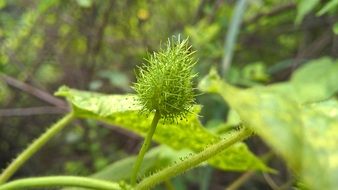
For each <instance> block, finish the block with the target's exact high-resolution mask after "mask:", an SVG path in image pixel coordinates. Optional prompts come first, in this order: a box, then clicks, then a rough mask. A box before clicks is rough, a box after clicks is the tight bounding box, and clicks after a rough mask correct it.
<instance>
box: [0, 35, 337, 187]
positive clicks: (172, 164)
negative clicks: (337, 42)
mask: <svg viewBox="0 0 338 190" xmlns="http://www.w3.org/2000/svg"><path fill="white" fill-rule="evenodd" d="M194 64H195V61H194V60H193V58H192V51H191V50H190V46H188V45H187V40H183V41H180V40H172V41H168V44H167V46H165V48H163V49H162V50H160V51H159V52H158V53H155V54H153V55H151V56H150V58H149V60H148V65H144V66H143V67H141V69H140V71H139V73H138V77H137V79H138V82H137V83H136V84H135V85H134V88H135V90H136V92H138V96H137V95H104V94H99V93H94V92H86V91H79V90H75V89H70V88H68V87H65V86H63V87H61V88H60V89H59V90H58V91H57V92H56V95H58V96H64V97H66V98H67V100H68V101H69V103H70V104H71V105H72V111H71V112H70V113H69V114H67V115H66V116H65V117H64V118H62V119H61V120H60V121H59V122H57V123H56V124H54V125H52V127H51V128H50V129H48V130H47V131H46V132H45V133H44V134H43V135H41V136H40V137H39V138H38V139H37V140H36V141H34V142H33V143H32V144H31V145H29V146H28V148H27V149H26V150H24V151H23V152H22V153H21V154H20V155H19V156H18V157H17V159H15V160H14V161H13V162H12V163H11V164H10V165H9V166H8V167H7V168H6V169H5V170H4V171H3V173H2V174H1V176H0V190H10V189H26V188H31V187H53V186H62V187H67V186H71V187H80V188H89V189H107V190H109V189H150V188H152V187H154V186H155V185H157V184H159V183H162V182H166V181H167V180H169V179H170V178H172V177H174V176H176V175H180V174H182V173H184V172H186V171H187V170H189V169H191V168H194V167H197V166H199V165H201V164H203V163H204V162H207V163H208V164H210V165H211V166H213V167H216V168H219V169H222V170H225V171H228V170H235V171H248V170H260V171H264V172H274V170H273V169H271V168H269V167H268V166H266V165H265V164H264V162H263V161H261V160H260V159H259V158H258V157H256V156H255V155H254V154H253V153H252V152H251V151H250V150H249V149H248V147H247V146H246V145H245V144H244V143H243V142H242V141H243V140H245V139H246V138H248V137H250V136H252V135H254V134H257V135H259V136H260V137H261V138H262V139H263V140H264V141H265V142H266V143H267V144H268V145H270V146H271V147H272V148H273V150H275V152H276V153H277V154H279V155H280V156H281V157H282V158H284V160H285V161H286V162H287V164H288V165H289V167H290V168H292V170H293V171H294V173H295V175H296V176H297V180H299V182H301V183H302V184H304V186H305V187H310V188H313V189H320V188H323V189H334V188H335V187H336V186H337V185H338V184H337V181H336V180H335V179H336V178H337V175H338V172H337V170H338V165H337V156H336V155H337V154H336V153H337V147H336V145H335V141H336V139H337V138H338V131H337V129H338V126H337V122H336V121H337V119H338V115H337V113H338V110H337V107H338V106H337V105H338V103H337V100H336V99H335V94H336V93H337V92H338V88H337V85H336V81H338V78H337V77H338V75H337V73H338V67H337V65H338V64H337V61H336V60H332V59H329V58H322V59H318V60H314V61H312V62H309V63H308V64H306V65H305V66H304V67H302V68H301V69H299V70H297V72H295V73H294V74H293V76H292V77H291V80H290V81H288V82H284V83H280V84H274V85H269V86H265V87H263V86H257V87H252V88H248V89H239V88H237V87H234V86H231V85H230V84H228V83H226V82H224V81H223V80H222V79H221V78H220V77H219V76H218V75H217V72H216V71H215V70H211V72H210V74H209V75H207V76H205V77H204V79H203V80H201V81H200V83H199V89H200V90H201V91H203V92H205V93H217V94H219V95H220V96H221V97H222V98H223V99H224V100H225V101H227V102H228V103H229V105H230V107H231V108H232V109H233V112H236V113H237V114H238V115H239V118H240V121H239V124H240V127H234V128H231V127H230V128H228V129H227V130H218V131H221V132H219V133H212V132H211V131H210V130H207V129H206V128H204V127H203V126H202V124H201V123H200V121H199V118H198V113H199V111H200V106H198V105H194V93H193V91H194V89H193V88H192V81H191V80H192V79H193V78H194V76H195V75H194V74H192V67H193V66H194ZM308 76H313V77H308ZM319 78H320V80H319ZM313 89H315V90H313ZM140 112H143V113H144V112H145V113H146V114H140ZM151 116H152V118H153V119H152V120H151ZM75 117H77V118H91V119H96V120H99V121H103V122H106V123H110V124H113V125H117V126H121V127H123V128H125V129H128V130H130V131H132V132H134V133H137V134H139V135H141V136H146V139H145V142H144V144H143V146H142V148H141V150H140V153H139V155H138V157H137V158H135V157H134V158H132V159H130V160H122V161H120V162H119V163H118V164H117V163H116V165H112V166H111V168H110V169H109V170H110V172H107V171H106V172H103V173H98V174H96V175H93V176H91V177H78V176H48V177H33V178H26V179H19V180H14V181H10V182H7V181H8V179H10V177H11V176H12V175H13V174H14V173H15V171H16V170H18V169H19V168H20V167H21V166H22V165H23V164H24V162H26V161H27V160H28V159H29V158H30V157H31V156H32V155H33V154H34V153H35V152H37V151H38V150H39V149H40V148H41V147H42V146H43V145H44V144H45V143H47V141H48V140H49V139H51V138H52V137H53V136H55V135H56V134H57V133H59V132H60V131H61V129H62V128H64V127H65V126H66V125H67V124H68V123H69V122H71V121H72V120H73V119H74V118H75ZM161 118H163V119H164V122H159V121H160V119H161ZM181 118H182V120H180V119H181ZM183 118H184V119H183ZM149 123H151V126H150V127H149ZM218 127H220V128H221V127H223V126H218ZM155 129H156V131H155ZM222 131H225V132H222ZM152 139H153V140H154V141H156V142H158V143H161V144H165V145H167V146H170V147H172V148H174V149H182V148H187V149H188V150H187V151H182V152H180V151H178V150H176V151H174V150H172V151H174V153H171V154H167V155H161V154H160V153H163V151H164V150H165V148H163V147H159V148H158V149H156V150H155V149H152V150H151V151H150V152H149V153H148V154H146V151H147V149H149V147H150V142H151V140H152ZM324 140H325V142H324ZM323 152H324V153H323ZM178 155H179V156H178ZM155 157H156V158H159V159H158V162H160V163H161V164H159V165H156V164H155V163H156V162H157V161H154V159H153V158H155ZM168 159H169V161H168ZM170 159H173V161H170ZM143 160H147V162H146V163H144V162H142V161H143ZM149 162H150V163H149ZM131 163H135V166H134V167H133V169H131V168H130V167H128V165H130V164H131ZM142 163H144V164H142ZM164 163H165V164H164ZM326 164H328V165H326ZM122 166H123V167H122ZM121 170H128V171H123V172H125V173H124V174H123V175H124V176H123V177H121V176H119V177H118V176H109V175H119V174H118V172H121V173H122V171H121ZM157 170H160V171H157ZM113 171H114V172H113ZM104 173H106V174H104ZM151 173H153V174H151ZM107 176H108V177H107ZM129 177H130V178H131V181H129V180H128V179H129ZM137 177H139V178H140V179H141V181H140V182H139V183H136V182H137V180H136V179H137ZM112 178H114V180H111V179H112ZM112 181H114V182H112ZM129 182H130V183H129Z"/></svg>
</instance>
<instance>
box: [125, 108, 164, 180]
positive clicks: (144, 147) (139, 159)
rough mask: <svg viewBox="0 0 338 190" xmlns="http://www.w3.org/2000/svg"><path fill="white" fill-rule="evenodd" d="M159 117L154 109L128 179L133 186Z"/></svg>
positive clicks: (158, 113)
mask: <svg viewBox="0 0 338 190" xmlns="http://www.w3.org/2000/svg"><path fill="white" fill-rule="evenodd" d="M160 119H161V114H160V112H159V111H156V112H155V115H154V118H153V121H152V122H151V126H150V129H149V131H148V134H147V137H146V138H145V139H144V142H143V144H142V147H141V150H140V152H139V154H138V156H137V159H136V162H135V165H134V168H133V171H132V173H131V178H130V181H131V185H132V186H134V185H135V184H136V178H137V173H138V171H139V170H140V167H141V164H142V161H143V158H144V155H145V153H146V152H147V150H148V148H149V146H150V143H151V139H152V137H153V135H154V133H155V129H156V126H157V123H158V121H159V120H160Z"/></svg>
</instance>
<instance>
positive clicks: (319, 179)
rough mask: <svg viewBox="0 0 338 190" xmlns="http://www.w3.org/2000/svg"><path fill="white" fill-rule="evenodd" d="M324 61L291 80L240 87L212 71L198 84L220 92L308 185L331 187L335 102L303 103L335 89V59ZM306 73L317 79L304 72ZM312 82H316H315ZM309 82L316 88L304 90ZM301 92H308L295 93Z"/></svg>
mask: <svg viewBox="0 0 338 190" xmlns="http://www.w3.org/2000/svg"><path fill="white" fill-rule="evenodd" d="M326 61H327V62H329V61H328V60H324V63H325V64H327V65H325V64H323V65H321V66H322V67H323V68H321V67H320V66H319V63H323V60H319V61H318V62H312V63H311V64H308V65H306V67H305V68H301V69H300V70H299V72H296V73H295V74H294V76H293V77H292V80H291V82H287V83H283V84H277V85H276V86H275V85H271V86H267V87H259V88H250V89H245V90H241V89H237V88H235V87H233V86H231V85H229V84H227V83H225V82H224V81H222V80H221V79H220V77H219V76H218V75H217V74H216V72H211V73H210V74H209V76H207V77H205V78H204V79H203V80H202V81H201V83H200V85H199V87H200V89H201V90H202V91H204V92H212V93H218V94H220V95H221V96H222V97H223V98H224V100H225V101H227V102H228V103H229V105H230V107H231V108H232V109H234V110H235V111H236V112H237V113H238V114H239V116H240V118H241V120H242V121H243V123H244V124H245V125H247V126H249V127H251V128H252V129H253V130H254V131H255V132H256V133H257V134H258V135H259V136H261V137H262V138H263V140H265V141H266V143H267V144H269V145H270V146H271V147H272V148H273V149H274V150H275V151H276V152H277V153H278V154H280V155H281V156H282V157H283V158H284V159H285V160H286V162H287V164H288V165H289V166H290V167H291V168H292V169H293V170H294V171H295V173H296V174H297V175H298V176H300V177H301V178H302V179H303V180H304V182H305V183H306V184H307V186H308V187H311V188H313V189H334V188H335V187H337V186H338V181H337V180H336V179H338V178H337V177H338V141H337V139H338V119H337V112H338V111H337V101H336V100H330V101H327V102H326V101H324V102H321V103H312V104H305V102H308V101H316V98H319V99H318V101H322V99H323V98H329V97H331V96H332V95H333V94H334V93H336V92H337V91H338V89H337V85H334V80H335V78H336V77H337V73H338V72H337V70H336V69H337V64H333V63H327V62H326ZM309 73H311V76H314V77H316V76H321V78H320V79H318V80H316V78H311V77H305V76H309V75H308V74H309ZM301 81H305V82H304V85H305V87H304V88H305V89H298V88H302V86H300V85H298V83H300V82H301ZM316 81H318V84H314V83H316ZM336 81H338V80H336ZM297 85H298V86H297ZM310 86H316V87H317V88H314V89H313V91H311V90H310V89H306V88H309V87H310ZM296 87H297V88H296ZM318 90H320V91H321V92H319V93H318V92H317V91H318ZM287 91H289V93H290V94H291V95H290V96H288V95H287V94H286V92H287ZM303 91H306V92H307V93H310V94H303V93H299V92H303ZM311 93H312V94H311Z"/></svg>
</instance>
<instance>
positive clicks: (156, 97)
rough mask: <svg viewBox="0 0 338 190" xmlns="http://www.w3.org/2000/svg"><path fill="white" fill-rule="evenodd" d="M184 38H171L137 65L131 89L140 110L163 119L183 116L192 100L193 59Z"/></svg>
mask: <svg viewBox="0 0 338 190" xmlns="http://www.w3.org/2000/svg"><path fill="white" fill-rule="evenodd" d="M193 53H194V52H192V51H191V46H189V45H188V40H187V39H185V40H182V41H181V40H180V39H179V38H178V39H174V38H173V39H172V40H168V42H167V44H166V45H165V46H164V47H163V48H162V49H160V50H159V51H158V52H155V53H153V54H152V55H150V56H149V58H148V59H147V60H146V61H147V63H146V64H143V66H142V67H140V68H139V72H138V74H137V83H135V85H134V89H135V90H136V92H137V93H138V96H139V99H140V101H141V104H142V105H143V111H145V112H153V111H159V112H160V114H161V117H162V118H164V119H165V120H171V121H173V120H177V119H178V118H181V119H182V118H184V117H185V116H186V114H187V113H188V112H189V109H190V108H191V107H192V105H193V103H194V98H195V95H194V89H193V84H192V79H193V78H194V77H195V76H196V74H193V73H192V69H193V66H194V65H195V64H196V61H195V60H194V58H193V55H192V54H193Z"/></svg>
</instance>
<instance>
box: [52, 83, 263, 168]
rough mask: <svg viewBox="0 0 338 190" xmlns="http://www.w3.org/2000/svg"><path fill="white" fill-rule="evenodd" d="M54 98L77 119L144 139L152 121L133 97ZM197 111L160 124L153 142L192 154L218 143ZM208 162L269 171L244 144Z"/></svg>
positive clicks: (75, 93)
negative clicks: (66, 103)
mask: <svg viewBox="0 0 338 190" xmlns="http://www.w3.org/2000/svg"><path fill="white" fill-rule="evenodd" d="M56 95H59V96H64V97H66V98H67V100H68V101H69V102H70V103H71V104H72V105H73V107H74V110H75V113H76V115H77V116H79V117H83V118H94V119H97V120H101V121H104V122H107V123H110V124H113V125H116V126H120V127H123V128H124V129H128V130H129V131H132V132H134V133H136V134H139V135H141V136H145V135H146V132H147V130H148V128H149V125H150V123H151V119H152V117H153V116H152V114H150V115H149V117H147V116H145V115H142V114H140V113H139V110H140V109H141V106H140V105H139V104H138V100H137V97H136V96H135V95H103V94H99V93H93V92H85V91H79V90H74V89H70V88H68V87H61V88H60V89H59V91H58V92H56ZM199 111H200V107H199V106H195V108H194V110H193V112H194V113H193V114H190V115H188V116H187V118H186V120H182V121H180V122H178V123H177V124H176V123H175V124H168V123H162V122H160V123H159V125H158V126H157V129H156V132H155V134H154V137H153V139H154V140H155V141H157V142H159V143H162V144H166V145H168V146H170V147H172V148H174V149H177V150H179V149H182V148H188V149H190V150H193V151H194V152H199V151H202V150H203V149H204V148H206V147H207V146H208V145H211V144H214V143H216V142H219V141H220V140H221V137H219V136H217V135H215V134H212V133H210V132H208V131H207V130H206V129H205V128H204V127H203V126H202V125H201V123H200V121H199V119H198V117H197V114H198V112H199ZM188 156H189V155H186V156H185V157H188ZM182 159H183V158H182ZM208 162H209V163H210V164H211V165H213V166H215V167H217V168H220V169H223V170H238V171H244V170H249V169H259V170H265V171H266V170H268V168H267V167H266V166H265V165H264V164H263V163H262V162H261V161H260V160H259V159H258V158H257V157H255V155H254V154H253V153H251V152H250V151H249V149H248V148H247V146H246V145H245V144H244V143H237V144H235V145H234V146H232V147H230V148H228V149H226V150H225V151H223V152H222V153H220V154H218V155H217V156H215V157H213V158H212V159H210V160H209V161H208Z"/></svg>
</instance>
